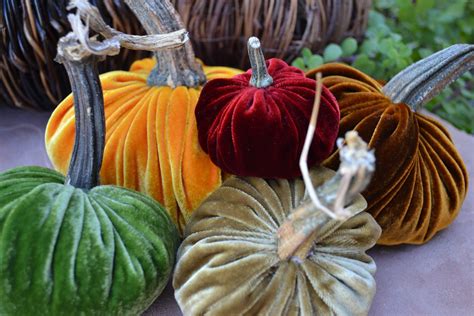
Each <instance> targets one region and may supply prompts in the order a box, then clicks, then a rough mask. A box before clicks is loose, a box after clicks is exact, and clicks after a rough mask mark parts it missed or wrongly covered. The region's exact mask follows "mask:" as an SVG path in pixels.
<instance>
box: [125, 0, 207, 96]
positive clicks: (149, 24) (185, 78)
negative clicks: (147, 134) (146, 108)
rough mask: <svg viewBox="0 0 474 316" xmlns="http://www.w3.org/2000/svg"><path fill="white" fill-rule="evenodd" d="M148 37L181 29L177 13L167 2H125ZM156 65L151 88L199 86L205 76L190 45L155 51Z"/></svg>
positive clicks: (126, 0) (152, 0) (154, 0)
mask: <svg viewBox="0 0 474 316" xmlns="http://www.w3.org/2000/svg"><path fill="white" fill-rule="evenodd" d="M125 3H127V5H128V6H129V7H130V9H131V10H132V11H133V12H134V13H135V15H136V16H137V17H138V19H139V20H140V22H141V23H142V25H143V27H144V28H145V30H146V31H147V33H148V34H160V33H169V32H174V31H177V30H180V29H183V28H184V24H183V22H182V21H181V18H180V17H179V15H178V13H177V12H176V10H175V8H174V7H173V5H172V4H171V3H170V2H169V1H168V0H159V1H157V0H125ZM155 57H156V60H157V65H156V67H155V69H153V71H152V72H151V73H150V75H149V77H148V84H149V85H152V86H170V87H172V88H175V87H177V86H186V87H198V86H200V85H202V84H204V83H205V82H206V76H205V75H204V71H203V69H202V66H201V64H200V63H199V62H197V61H196V58H195V56H194V51H193V48H192V46H191V43H190V42H189V41H188V42H187V43H186V44H184V46H183V47H179V48H175V49H168V50H163V51H158V52H155Z"/></svg>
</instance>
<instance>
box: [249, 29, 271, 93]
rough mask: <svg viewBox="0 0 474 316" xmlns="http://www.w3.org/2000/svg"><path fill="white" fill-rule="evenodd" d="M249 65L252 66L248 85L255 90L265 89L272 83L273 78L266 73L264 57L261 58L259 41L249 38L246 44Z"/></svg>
mask: <svg viewBox="0 0 474 316" xmlns="http://www.w3.org/2000/svg"><path fill="white" fill-rule="evenodd" d="M247 49H248V53H249V59H250V65H251V66H252V77H251V78H250V85H251V86H253V87H256V88H266V87H268V86H270V85H271V84H272V83H273V78H272V76H270V74H269V73H268V69H267V64H266V62H265V57H264V56H263V51H262V47H261V44H260V40H259V39H258V38H256V37H251V38H249V40H248V43H247Z"/></svg>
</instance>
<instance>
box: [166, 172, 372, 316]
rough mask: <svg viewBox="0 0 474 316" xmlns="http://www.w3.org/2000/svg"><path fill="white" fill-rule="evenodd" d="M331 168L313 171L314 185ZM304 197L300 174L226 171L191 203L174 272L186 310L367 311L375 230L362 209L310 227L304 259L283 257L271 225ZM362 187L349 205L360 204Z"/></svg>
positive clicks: (228, 312) (262, 312)
mask: <svg viewBox="0 0 474 316" xmlns="http://www.w3.org/2000/svg"><path fill="white" fill-rule="evenodd" d="M334 174H335V172H333V171H332V170H329V169H327V168H324V167H318V168H316V169H313V170H312V171H311V178H312V180H313V182H314V184H315V186H319V185H320V184H322V183H323V182H324V181H326V180H328V179H330V178H331V177H332V176H333V175H334ZM304 197H305V186H304V183H303V181H302V180H301V179H299V178H297V179H296V180H285V179H274V180H264V179H261V178H240V177H232V178H230V179H228V180H227V181H226V182H225V183H224V184H223V185H222V187H220V188H219V189H217V190H216V191H215V192H214V193H213V194H211V195H210V196H209V198H208V199H206V200H205V201H204V202H203V204H202V205H201V206H200V207H199V208H198V209H197V210H196V212H195V213H194V215H193V217H192V218H191V221H190V222H189V224H188V226H187V228H186V238H185V240H184V241H183V243H182V244H181V246H180V249H179V251H178V263H177V265H176V268H175V272H174V276H173V287H174V288H175V297H176V300H177V302H178V304H179V306H180V308H181V310H182V311H183V313H184V315H268V316H275V315H367V313H368V311H369V308H370V305H371V302H372V298H373V296H374V294H375V279H374V273H375V268H376V267H375V263H374V261H373V260H372V258H370V257H369V256H368V255H367V254H366V253H365V251H366V250H367V249H369V248H371V247H372V246H373V245H374V244H375V242H376V240H377V238H378V237H379V236H380V231H381V230H380V227H379V226H378V225H377V223H376V222H375V220H374V219H373V218H372V217H371V216H370V215H369V214H368V213H366V212H360V213H359V214H358V215H356V216H354V217H352V218H351V219H349V220H348V221H346V222H344V223H343V222H340V221H329V222H327V225H325V226H323V227H321V229H320V230H317V231H316V234H317V237H316V240H315V242H314V244H313V246H312V248H311V250H310V252H309V255H308V257H307V258H306V259H304V260H302V259H299V260H298V259H296V258H291V259H289V260H281V259H280V258H279V256H278V253H277V247H278V241H277V230H278V228H279V227H280V225H281V224H282V223H283V222H284V220H285V219H286V217H287V216H288V215H289V213H290V212H291V211H292V210H293V209H294V208H295V207H297V206H299V204H300V202H301V201H302V200H303V198H304ZM366 205H367V204H366V202H365V200H364V199H363V198H362V196H361V195H359V196H358V197H356V198H355V199H354V201H353V202H352V203H351V204H350V205H349V206H348V207H350V208H352V209H353V210H354V211H362V210H363V209H364V208H365V206H366Z"/></svg>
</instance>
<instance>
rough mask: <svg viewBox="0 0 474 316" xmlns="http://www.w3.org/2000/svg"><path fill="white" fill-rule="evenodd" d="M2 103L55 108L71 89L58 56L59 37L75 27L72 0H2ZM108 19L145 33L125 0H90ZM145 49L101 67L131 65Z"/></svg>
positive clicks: (126, 29) (124, 53)
mask: <svg viewBox="0 0 474 316" xmlns="http://www.w3.org/2000/svg"><path fill="white" fill-rule="evenodd" d="M0 2H1V4H2V5H1V7H0V103H4V104H8V105H14V106H17V107H21V108H33V109H38V110H51V109H53V108H54V107H55V106H56V105H57V104H58V103H59V102H60V101H61V100H62V99H63V98H64V97H65V96H66V95H67V94H68V93H69V92H70V91H71V89H70V86H69V80H68V79H67V74H66V71H65V70H64V67H63V66H61V65H59V64H58V63H56V62H55V61H54V58H55V57H56V43H57V41H58V39H59V38H60V37H62V36H63V35H65V34H66V33H67V32H68V31H69V30H70V28H69V23H68V21H67V12H68V11H67V9H66V6H67V3H68V2H69V1H66V0H55V1H53V0H35V1H33V0H1V1H0ZM90 2H91V3H92V4H94V5H96V6H98V7H99V9H100V11H101V13H102V15H103V16H104V19H105V20H106V21H107V23H109V24H111V25H113V26H114V27H115V28H117V29H119V30H121V31H124V32H127V33H133V34H140V33H143V31H142V28H141V26H140V24H139V22H138V21H137V20H136V19H135V17H134V15H133V13H132V12H131V11H130V10H129V9H128V7H127V6H126V5H125V4H124V3H123V1H122V0H120V1H116V0H90ZM146 54H147V53H145V52H137V51H127V50H122V52H121V54H120V55H119V56H116V57H114V58H107V61H106V62H103V63H101V64H100V67H101V69H100V70H101V71H106V70H110V69H127V68H128V67H129V65H130V64H131V62H133V60H135V59H138V58H140V57H142V56H145V55H146Z"/></svg>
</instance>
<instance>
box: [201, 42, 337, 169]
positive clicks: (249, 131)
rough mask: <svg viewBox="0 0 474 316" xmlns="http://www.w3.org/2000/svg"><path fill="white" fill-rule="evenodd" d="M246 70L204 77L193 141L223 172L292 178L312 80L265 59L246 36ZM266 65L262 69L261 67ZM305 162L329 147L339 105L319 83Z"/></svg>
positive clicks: (315, 160) (309, 105)
mask: <svg viewBox="0 0 474 316" xmlns="http://www.w3.org/2000/svg"><path fill="white" fill-rule="evenodd" d="M249 56H250V60H251V64H252V69H251V70H249V71H247V72H246V73H244V74H241V75H236V76H234V77H233V78H230V79H215V80H211V81H209V82H208V83H207V84H206V85H205V86H204V88H203V90H202V92H201V95H200V98H199V101H198V104H197V106H196V112H195V113H196V120H197V127H198V133H199V143H200V144H201V147H202V148H203V149H204V151H206V152H207V153H208V154H209V156H210V157H211V160H212V161H213V162H214V163H215V164H216V165H217V166H219V167H220V168H221V169H222V170H223V171H225V172H227V173H231V174H235V175H239V176H255V177H263V178H292V177H296V176H299V175H300V170H299V166H298V158H299V156H300V154H301V150H302V148H303V143H304V139H305V135H306V131H307V129H308V124H309V120H310V116H311V110H312V107H313V102H314V98H315V86H316V82H315V81H314V80H313V79H309V78H305V75H304V73H303V72H302V71H301V70H299V69H297V68H295V67H291V66H288V65H287V64H286V63H285V62H284V61H282V60H280V59H270V60H268V61H267V62H265V60H264V58H263V53H262V52H261V49H260V42H259V41H258V39H257V38H255V37H253V38H251V39H250V40H249ZM267 67H268V69H267ZM317 126H318V127H317V129H316V132H315V137H314V140H313V142H312V146H311V149H310V153H309V159H308V161H309V164H315V163H318V162H321V161H322V160H324V159H325V158H326V157H328V156H329V155H330V154H331V152H332V150H333V147H334V144H335V141H336V137H337V135H338V129H339V106H338V104H337V101H336V99H335V97H334V96H333V95H332V93H331V92H330V91H329V90H328V89H326V88H324V87H323V91H322V96H321V107H320V112H319V118H318V124H317Z"/></svg>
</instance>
